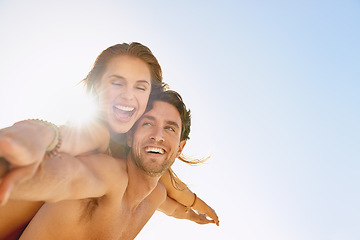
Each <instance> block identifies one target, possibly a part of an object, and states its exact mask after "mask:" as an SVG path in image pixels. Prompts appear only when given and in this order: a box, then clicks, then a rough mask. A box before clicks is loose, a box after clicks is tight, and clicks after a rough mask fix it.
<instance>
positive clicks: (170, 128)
mask: <svg viewBox="0 0 360 240" xmlns="http://www.w3.org/2000/svg"><path fill="white" fill-rule="evenodd" d="M165 129H167V130H169V131H172V132H175V129H174V128H173V127H166V128H165Z"/></svg>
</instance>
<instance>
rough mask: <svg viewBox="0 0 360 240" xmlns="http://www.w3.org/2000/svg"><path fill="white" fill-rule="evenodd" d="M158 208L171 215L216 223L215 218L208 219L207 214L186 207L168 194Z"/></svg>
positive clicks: (194, 220)
mask: <svg viewBox="0 0 360 240" xmlns="http://www.w3.org/2000/svg"><path fill="white" fill-rule="evenodd" d="M158 210H159V211H161V212H163V213H165V214H166V215H168V216H170V217H174V218H178V219H187V220H190V221H193V222H196V223H198V224H208V223H215V221H214V220H209V219H207V218H206V215H205V214H198V213H196V212H195V211H194V210H192V209H191V208H190V207H186V206H184V205H182V204H180V203H179V202H177V201H175V200H174V199H172V198H170V197H168V196H167V197H166V200H165V202H163V203H162V204H161V206H160V207H159V208H158Z"/></svg>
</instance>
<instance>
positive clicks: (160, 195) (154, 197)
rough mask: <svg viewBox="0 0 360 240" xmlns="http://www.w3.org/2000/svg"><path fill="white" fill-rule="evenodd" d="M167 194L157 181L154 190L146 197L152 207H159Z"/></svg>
mask: <svg viewBox="0 0 360 240" xmlns="http://www.w3.org/2000/svg"><path fill="white" fill-rule="evenodd" d="M166 196H167V192H166V188H165V187H164V185H163V184H162V183H161V182H160V181H159V182H158V184H157V186H156V187H155V189H154V190H153V191H152V192H151V194H150V195H149V196H148V197H147V199H148V201H149V202H151V203H152V204H154V206H156V207H158V206H160V205H161V204H162V203H163V202H164V201H165V200H166Z"/></svg>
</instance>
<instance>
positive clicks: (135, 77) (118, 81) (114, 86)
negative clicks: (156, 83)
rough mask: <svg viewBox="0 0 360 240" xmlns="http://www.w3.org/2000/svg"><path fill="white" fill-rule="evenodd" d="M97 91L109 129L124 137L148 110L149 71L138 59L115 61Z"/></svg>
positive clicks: (110, 63) (129, 57) (129, 58)
mask: <svg viewBox="0 0 360 240" xmlns="http://www.w3.org/2000/svg"><path fill="white" fill-rule="evenodd" d="M96 91H97V93H98V96H99V103H100V108H101V112H102V113H103V115H104V117H105V119H106V121H107V122H108V124H109V126H110V129H111V130H112V131H114V132H116V133H125V132H127V131H129V130H130V129H131V127H132V126H133V125H134V123H135V122H136V120H138V119H139V118H140V117H141V115H142V114H143V113H144V111H145V109H146V105H147V102H148V99H149V95H150V91H151V74H150V70H149V67H148V66H147V64H146V63H145V62H144V61H142V60H141V59H139V58H136V57H131V56H126V55H124V56H119V57H115V58H113V59H111V60H110V61H109V63H108V64H107V67H106V71H105V72H104V74H103V76H102V78H101V81H100V82H99V84H98V85H97V87H96Z"/></svg>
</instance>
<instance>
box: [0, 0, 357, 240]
mask: <svg viewBox="0 0 360 240" xmlns="http://www.w3.org/2000/svg"><path fill="white" fill-rule="evenodd" d="M131 41H138V42H141V43H143V44H145V45H147V46H149V47H150V49H151V50H152V51H153V53H154V54H155V56H156V57H157V58H158V60H159V62H160V64H161V65H162V68H163V72H164V80H165V81H166V82H167V83H169V85H170V87H171V88H173V89H175V90H177V91H178V92H180V93H181V94H182V95H183V97H184V101H185V102H186V103H187V105H188V107H189V108H190V109H191V110H192V117H193V125H192V133H191V139H190V141H189V142H188V144H187V146H186V148H185V153H187V154H188V155H191V156H195V157H201V156H205V155H208V154H212V157H211V158H210V160H209V161H208V162H207V163H206V164H204V165H202V166H198V167H190V166H186V165H185V164H182V163H178V164H176V165H175V166H174V167H175V171H176V172H177V174H178V175H179V176H180V178H181V179H183V180H184V181H185V182H186V183H188V184H189V186H190V188H191V189H192V190H193V191H195V192H196V193H197V194H198V196H199V197H201V198H202V199H204V200H205V201H206V202H207V203H208V204H209V205H210V206H212V207H213V208H214V209H215V210H216V211H217V213H218V215H219V217H220V227H217V226H215V225H206V226H200V225H197V224H195V223H192V222H189V221H186V220H177V219H171V218H169V217H167V216H165V215H164V214H162V213H156V214H155V215H154V217H153V218H152V219H151V220H150V222H149V223H148V224H147V225H146V226H145V228H144V229H143V231H142V232H141V233H140V234H139V236H138V239H145V240H148V239H241V240H253V239H254V240H255V239H256V240H259V239H266V240H270V239H271V240H272V239H274V240H289V239H291V240H292V239H294V240H303V239H307V240H343V239H346V240H355V239H356V240H357V239H360V231H359V226H360V217H359V216H360V204H359V203H360V188H359V183H360V176H359V175H360V174H359V172H360V171H359V170H360V154H359V152H360V151H359V150H360V137H359V136H360V124H359V122H360V107H359V105H360V104H359V103H360V2H359V1H358V0H352V1H351V0H342V1H332V0H330V1H329V0H327V1H325V0H315V1H314V0H304V1H293V0H288V1H285V0H282V1H276V0H275V1H258V0H254V1H242V0H237V1H235V0H234V1H227V0H221V1H220V0H219V1H212V0H208V1H205V0H204V1H195V0H192V1H188V0H185V1H176V2H175V1H151V0H149V1H120V0H117V1H115V0H113V1H110V0H101V1H91V0H86V1H85V0H84V1H75V0H71V1H69V0H63V1H47V0H43V1H41V0H33V1H26V0H11V1H10V0H0V66H1V67H0V86H1V87H0V127H6V126H9V125H11V124H12V123H13V122H15V121H18V120H22V119H26V118H34V117H35V118H44V119H48V120H50V121H54V122H56V123H63V122H64V121H65V120H66V119H67V118H69V116H70V115H71V114H72V113H74V112H78V110H74V106H76V104H74V103H73V102H74V101H76V99H78V96H79V95H80V93H81V91H82V90H81V88H79V87H78V86H76V83H77V82H78V81H80V80H81V79H83V78H84V77H85V76H86V74H87V73H88V71H89V70H90V68H91V65H92V63H93V62H94V60H95V58H96V56H97V55H98V54H99V53H100V52H101V51H102V50H104V49H105V48H107V47H109V46H110V45H113V44H116V43H122V42H131ZM0 221H1V219H0Z"/></svg>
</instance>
